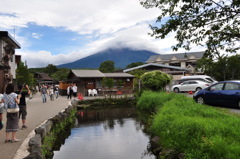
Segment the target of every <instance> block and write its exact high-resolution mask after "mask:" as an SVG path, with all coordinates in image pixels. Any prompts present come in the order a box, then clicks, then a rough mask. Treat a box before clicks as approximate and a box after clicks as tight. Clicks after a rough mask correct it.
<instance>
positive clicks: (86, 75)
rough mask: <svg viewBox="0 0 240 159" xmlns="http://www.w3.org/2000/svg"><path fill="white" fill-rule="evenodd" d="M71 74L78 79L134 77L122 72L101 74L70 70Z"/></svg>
mask: <svg viewBox="0 0 240 159" xmlns="http://www.w3.org/2000/svg"><path fill="white" fill-rule="evenodd" d="M72 72H73V74H74V75H75V76H77V77H79V78H103V77H107V78H114V77H115V78H116V77H126V78H130V77H134V76H133V75H130V74H128V73H124V72H119V73H117V72H115V73H102V72H100V71H99V70H72Z"/></svg>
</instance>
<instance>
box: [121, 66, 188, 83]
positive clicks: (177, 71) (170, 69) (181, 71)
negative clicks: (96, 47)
mask: <svg viewBox="0 0 240 159" xmlns="http://www.w3.org/2000/svg"><path fill="white" fill-rule="evenodd" d="M137 69H141V70H146V71H156V70H159V71H162V72H164V73H167V74H169V75H171V76H172V77H173V80H177V79H180V78H181V76H183V75H185V74H188V73H190V71H191V70H189V69H187V68H181V67H177V66H168V65H163V64H158V63H148V64H144V65H140V66H137V67H133V68H129V69H125V70H123V72H130V71H133V70H137Z"/></svg>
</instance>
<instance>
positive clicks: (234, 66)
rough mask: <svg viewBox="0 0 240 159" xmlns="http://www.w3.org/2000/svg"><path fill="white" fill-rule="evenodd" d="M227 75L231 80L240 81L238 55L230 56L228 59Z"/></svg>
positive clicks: (239, 58) (239, 57)
mask: <svg viewBox="0 0 240 159" xmlns="http://www.w3.org/2000/svg"><path fill="white" fill-rule="evenodd" d="M228 70H229V71H228V73H229V74H230V78H229V79H232V80H234V79H235V80H236V79H238V80H239V79H240V71H239V70H240V55H235V56H231V57H229V58H228Z"/></svg>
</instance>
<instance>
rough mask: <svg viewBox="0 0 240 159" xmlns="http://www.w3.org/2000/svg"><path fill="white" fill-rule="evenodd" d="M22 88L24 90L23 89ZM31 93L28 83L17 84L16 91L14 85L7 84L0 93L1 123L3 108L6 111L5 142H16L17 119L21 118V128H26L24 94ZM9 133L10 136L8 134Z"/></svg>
mask: <svg viewBox="0 0 240 159" xmlns="http://www.w3.org/2000/svg"><path fill="white" fill-rule="evenodd" d="M23 88H24V90H23ZM30 93H31V91H30V89H29V87H28V85H19V86H18V91H14V85H13V84H12V83H10V84H8V85H7V87H6V91H5V93H4V94H3V95H2V94H1V95H0V104H1V105H0V122H1V127H0V130H1V129H2V128H3V123H2V114H3V109H4V108H5V109H6V110H7V111H6V117H7V122H6V139H5V143H9V142H12V143H13V142H18V141H19V139H17V138H16V133H17V131H18V129H19V119H22V129H26V128H27V126H26V116H27V105H26V96H27V95H29V94H30ZM10 133H11V136H10Z"/></svg>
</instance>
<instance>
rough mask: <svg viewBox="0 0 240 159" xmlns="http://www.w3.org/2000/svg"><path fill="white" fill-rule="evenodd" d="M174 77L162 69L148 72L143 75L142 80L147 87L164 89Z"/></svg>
mask: <svg viewBox="0 0 240 159" xmlns="http://www.w3.org/2000/svg"><path fill="white" fill-rule="evenodd" d="M171 80H172V77H171V76H170V75H168V74H166V73H163V72H161V71H151V72H146V73H144V74H143V75H142V76H141V81H142V84H143V87H144V88H145V89H150V90H153V91H160V90H163V89H164V87H165V86H166V85H167V84H169V83H170V82H171Z"/></svg>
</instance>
